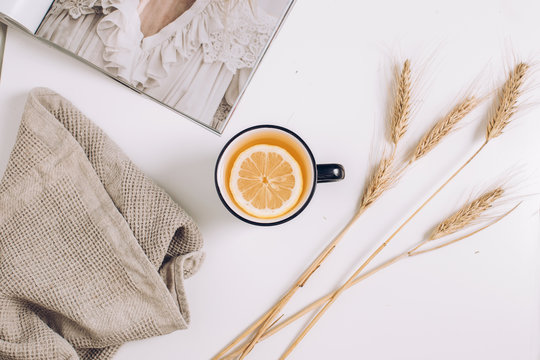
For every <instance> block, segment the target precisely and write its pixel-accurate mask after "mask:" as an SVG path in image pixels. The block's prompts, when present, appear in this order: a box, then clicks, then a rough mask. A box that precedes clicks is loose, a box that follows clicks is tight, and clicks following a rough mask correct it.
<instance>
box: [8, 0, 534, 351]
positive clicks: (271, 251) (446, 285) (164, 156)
mask: <svg viewBox="0 0 540 360" xmlns="http://www.w3.org/2000/svg"><path fill="white" fill-rule="evenodd" d="M538 14H540V4H539V3H538V2H535V1H525V0H519V1H513V0H505V1H500V2H492V1H488V0H483V1H475V2H471V1H466V0H456V1H453V2H429V1H422V0H414V1H408V2H402V1H398V0H394V1H390V0H388V1H380V2H369V3H366V2H355V1H338V2H328V1H322V0H312V1H304V0H299V1H298V3H297V5H296V6H295V8H294V9H293V11H292V13H291V15H290V17H289V19H288V21H287V22H286V24H285V26H284V28H283V29H282V31H281V32H280V34H279V36H278V37H277V39H276V41H275V42H274V43H273V45H272V46H271V48H270V51H269V52H268V54H267V56H266V57H265V59H264V61H263V62H262V65H261V67H260V69H259V70H258V72H257V74H256V76H255V77H254V79H253V82H252V83H251V85H250V87H249V89H248V91H247V93H246V94H245V96H244V98H243V100H242V101H241V103H240V105H239V107H238V109H237V111H236V113H235V115H234V117H233V118H232V120H231V123H230V124H229V126H228V127H227V129H226V131H225V133H224V134H223V136H222V137H218V136H216V135H214V134H212V133H210V132H209V131H207V130H205V129H203V128H202V127H200V126H198V125H196V124H194V123H192V122H190V121H188V120H185V119H183V118H181V117H179V116H178V115H176V114H174V113H173V112H171V111H168V110H167V109H165V108H163V107H161V106H159V105H157V104H155V103H154V102H152V101H149V100H147V99H144V98H142V97H141V96H139V95H137V94H135V93H133V92H132V91H130V90H129V89H127V88H125V87H123V86H122V85H120V84H118V83H116V82H114V81H111V80H110V79H109V78H107V77H106V76H104V75H103V74H101V73H99V72H97V71H95V70H93V69H91V68H89V67H88V66H86V65H84V64H82V63H79V62H78V61H76V60H74V59H72V58H70V57H69V56H66V55H65V54H62V53H61V52H59V51H56V50H54V49H52V48H49V47H48V46H46V45H44V44H43V43H41V42H38V41H36V40H34V39H32V38H31V37H29V36H27V35H25V34H23V33H21V32H19V31H18V30H10V31H9V33H8V38H7V47H6V52H5V59H4V65H3V69H2V77H1V83H0V172H1V171H3V170H4V169H5V166H6V162H7V159H8V156H9V151H10V149H11V147H12V146H13V143H14V141H15V136H16V131H17V128H18V124H19V119H20V115H21V112H22V108H23V105H24V102H25V97H26V94H27V92H28V91H29V90H30V89H31V88H32V87H35V86H47V87H50V88H52V89H54V90H56V91H58V92H59V93H61V94H63V95H64V96H66V97H67V98H69V99H71V100H72V101H73V102H74V103H75V105H76V106H78V107H79V108H80V109H81V110H82V111H83V112H85V113H86V114H87V115H88V116H89V117H90V118H91V119H93V120H94V121H95V122H96V123H97V124H99V125H100V126H101V127H102V128H103V129H104V130H105V131H106V132H107V133H108V134H109V135H110V136H111V138H113V139H114V140H115V141H116V142H117V143H118V144H119V145H120V147H121V148H123V149H124V150H125V152H126V153H127V154H128V155H129V156H130V157H131V158H132V159H133V161H134V162H135V163H136V164H137V165H139V166H140V167H141V168H142V169H143V170H144V171H145V172H146V173H147V174H148V175H149V176H151V177H152V178H154V179H155V180H156V181H157V183H159V184H160V185H161V186H163V187H164V188H165V189H166V190H167V191H168V192H169V193H170V194H171V195H172V196H173V198H174V199H176V200H177V201H178V202H179V203H180V204H181V205H182V206H183V207H184V208H185V209H186V210H187V211H188V212H189V213H190V214H191V215H192V216H193V217H194V218H195V219H196V220H197V222H198V223H199V225H200V228H201V230H202V232H203V235H204V237H205V240H206V245H205V250H206V253H207V260H206V263H205V265H204V266H203V268H202V269H201V271H200V272H199V273H198V274H197V275H196V276H195V277H193V278H192V279H191V280H189V282H188V284H187V291H188V296H189V299H190V306H191V311H192V325H191V328H190V329H189V330H187V331H180V332H176V333H173V334H170V335H167V336H163V337H160V338H154V339H149V340H146V341H140V342H136V343H130V344H127V345H125V346H124V347H122V348H121V350H120V351H119V353H118V355H117V356H116V359H118V360H127V359H130V360H135V359H161V360H165V359H171V360H172V359H188V360H198V359H208V358H210V357H211V356H212V355H214V354H216V353H217V352H218V351H219V350H220V349H221V348H222V347H223V346H224V345H225V344H227V343H228V342H229V341H230V340H232V339H233V338H234V337H235V336H236V335H237V334H239V333H240V332H241V331H242V330H243V329H244V328H245V327H246V326H248V325H249V324H250V323H251V322H252V321H253V320H255V319H256V318H257V317H258V316H260V315H261V314H262V313H263V312H264V311H266V310H267V309H268V308H269V307H270V306H271V305H272V304H273V303H274V302H275V301H276V300H277V299H278V298H279V297H280V295H281V294H282V293H283V292H284V291H285V290H286V289H287V288H288V287H289V286H290V285H291V284H292V282H293V281H294V280H295V279H296V278H297V276H298V275H299V274H300V273H301V271H302V270H303V269H304V268H305V267H306V266H307V264H308V263H309V262H310V261H311V260H312V259H314V258H315V256H316V255H317V254H318V253H319V251H321V250H322V249H323V248H324V246H325V244H326V243H327V242H328V241H329V240H330V239H331V238H332V236H333V235H335V234H336V233H337V232H338V231H339V229H340V228H341V227H342V226H343V225H344V224H345V223H346V222H347V220H348V219H349V218H350V216H351V215H352V212H353V210H354V208H355V206H356V203H357V199H358V197H359V195H360V193H361V191H362V186H363V184H364V182H365V179H366V171H367V169H368V168H369V164H370V163H371V162H370V160H373V158H374V156H372V153H373V152H372V149H373V148H374V145H372V143H373V142H374V143H375V144H378V143H380V139H381V138H382V133H383V131H382V128H383V119H384V115H385V110H386V101H387V87H388V79H389V77H390V75H391V64H392V61H393V60H395V59H403V58H404V57H411V59H412V61H413V66H414V67H415V68H416V69H418V68H419V67H421V68H422V67H423V69H424V71H423V75H424V76H423V82H422V85H423V90H424V91H423V97H422V100H421V101H418V103H417V105H418V106H417V109H418V111H417V112H416V114H415V116H414V122H413V124H412V125H411V132H410V134H409V136H408V138H407V140H408V144H409V145H410V144H411V143H412V142H413V141H414V140H415V139H417V138H418V136H419V135H420V134H421V132H422V131H423V130H425V129H427V128H428V127H429V125H430V124H431V123H432V121H434V119H436V118H438V117H439V116H440V115H441V114H443V113H444V112H445V111H446V110H447V109H448V108H449V107H450V106H451V105H452V104H453V102H454V100H455V98H456V95H457V94H459V92H460V91H461V90H462V89H463V88H465V87H467V86H468V84H469V83H470V82H471V80H473V79H475V78H478V74H482V76H483V78H482V79H481V81H480V82H481V84H484V85H488V88H489V89H491V88H492V85H497V84H500V83H501V79H502V77H503V76H502V75H503V71H502V69H503V68H504V65H505V64H509V63H512V59H513V57H514V56H516V57H518V58H523V59H525V60H536V62H538V56H539V54H540V51H539V50H540V22H538ZM400 55H401V56H400ZM421 64H424V65H421ZM426 64H427V65H429V66H427V67H426ZM537 75H538V74H535V75H534V77H535V78H536V79H535V80H536V84H538V83H539V82H538V76H537ZM529 95H530V96H531V101H532V102H534V101H536V102H537V103H538V95H540V90H539V89H538V87H537V88H536V89H535V90H533V91H531V92H530V93H529ZM487 106H488V102H486V104H485V106H484V107H482V108H481V109H479V110H478V111H477V112H476V113H475V114H474V116H472V117H470V119H469V123H470V124H469V125H468V126H466V127H465V128H463V129H462V130H461V131H460V132H458V133H456V134H454V135H452V136H451V137H450V138H448V139H447V141H445V142H444V144H442V146H440V147H439V148H438V149H437V150H436V151H434V152H433V153H432V154H431V155H430V156H429V157H428V158H426V159H424V160H422V161H421V163H419V164H418V165H417V166H416V167H414V168H413V169H412V171H410V172H409V173H408V174H407V175H406V177H405V178H403V180H402V181H401V183H400V184H399V186H398V187H397V188H395V189H393V190H391V191H390V192H388V193H387V194H386V196H384V198H382V199H381V200H380V201H379V202H378V203H377V204H376V205H375V206H374V207H373V208H372V209H370V211H369V212H368V213H366V214H365V216H364V217H363V218H362V219H361V221H359V223H358V224H357V225H356V226H355V228H354V229H353V230H352V231H351V232H350V234H349V236H348V237H347V238H346V239H345V240H344V241H343V242H342V244H341V245H340V246H339V247H338V249H337V250H336V251H335V252H334V254H333V255H332V256H331V257H330V258H329V259H328V261H327V262H326V263H325V265H324V266H323V268H322V269H320V270H319V271H317V273H316V274H315V275H314V277H313V278H312V279H311V280H310V281H309V282H308V284H307V286H306V287H305V288H304V289H302V290H301V291H299V293H298V295H297V296H296V297H295V298H294V300H293V301H292V302H291V304H290V306H289V307H288V308H287V313H288V314H290V313H292V312H294V311H295V310H297V309H299V308H300V307H301V306H302V305H303V304H305V303H307V302H309V301H310V300H311V299H313V298H314V297H316V296H319V295H322V294H325V293H326V292H327V291H328V290H330V289H332V288H334V287H335V286H336V285H337V284H338V283H339V282H341V281H343V280H344V279H345V278H346V277H347V276H348V274H350V273H351V270H352V269H353V265H356V264H357V263H358V262H359V261H360V260H361V259H363V258H365V257H366V256H367V254H368V253H369V252H370V251H372V250H373V249H375V247H376V246H377V244H378V243H379V242H380V241H381V240H382V238H383V236H384V235H385V234H387V233H388V232H389V231H390V230H392V229H393V228H394V227H395V225H396V224H397V223H398V221H399V220H400V219H403V218H404V216H405V215H407V214H408V213H409V212H411V211H412V210H413V209H414V206H415V205H417V204H419V203H420V201H421V200H423V199H424V198H425V197H426V196H427V195H428V194H429V192H430V191H432V190H433V189H434V188H435V187H436V186H437V185H438V184H440V183H441V182H442V181H443V180H444V178H445V177H446V176H448V174H450V172H451V171H452V170H453V169H455V168H456V167H457V166H458V165H459V164H460V163H461V162H462V161H463V160H464V159H465V158H466V157H467V156H468V155H469V154H470V153H471V151H472V150H473V147H474V146H476V145H477V144H479V142H480V141H481V136H482V131H483V130H482V129H480V127H479V124H480V123H481V122H482V121H483V119H484V118H485V113H486V107H487ZM539 118H540V109H539V108H538V107H534V108H530V109H528V110H527V112H526V113H525V114H523V116H521V117H520V119H519V122H517V123H516V125H515V126H514V127H513V128H512V129H511V131H508V133H507V134H506V135H505V136H504V137H503V138H501V139H499V140H497V141H496V142H494V143H493V144H491V145H490V146H489V148H488V149H486V151H485V152H484V153H483V154H482V155H481V156H480V157H479V158H478V159H477V161H475V162H474V163H473V164H472V166H471V167H470V168H468V169H467V170H466V171H464V172H463V173H462V174H461V175H460V176H459V177H458V178H457V179H456V180H455V181H454V182H453V183H452V185H451V186H449V187H448V188H447V189H446V190H445V191H444V192H443V193H442V194H440V196H439V197H438V198H437V199H436V200H435V201H434V202H433V203H431V204H430V205H429V207H428V208H427V209H426V211H424V212H423V213H422V214H421V215H420V216H418V218H417V219H416V220H415V221H414V222H413V223H412V224H410V226H408V227H407V228H406V229H405V230H404V231H403V232H402V234H401V235H400V236H399V237H398V238H396V239H395V242H392V243H391V245H390V246H389V247H388V248H387V249H385V250H384V252H383V253H382V254H381V256H380V258H378V260H377V261H376V263H379V262H381V261H383V260H385V259H388V258H389V257H390V256H391V255H393V254H396V253H397V252H399V251H400V250H403V249H404V248H405V247H407V246H408V245H410V244H412V243H414V242H416V241H418V240H419V239H420V237H421V236H423V235H424V234H425V233H426V231H428V230H429V229H430V228H431V227H432V226H433V225H434V224H435V223H436V222H437V221H438V220H440V219H441V218H442V217H444V216H445V215H447V214H449V213H450V212H451V211H452V210H454V209H455V208H456V206H458V205H459V204H460V203H461V202H462V201H463V200H465V199H466V198H467V197H468V195H469V194H470V193H471V191H472V192H474V191H476V192H479V191H481V190H482V189H484V185H489V184H491V183H493V182H496V180H497V179H501V178H505V176H509V175H510V174H511V170H512V169H514V170H515V169H516V167H515V164H518V165H519V166H518V169H519V170H520V173H519V175H517V176H514V177H513V178H514V179H516V180H514V183H516V184H517V186H516V190H515V191H516V193H517V194H533V193H535V194H538V193H539V192H540V172H539V164H540V163H539V160H540V142H539V141H538V137H539V134H540V121H538V119H539ZM259 123H272V124H278V125H282V126H286V127H289V128H290V129H292V130H294V131H296V132H297V133H299V134H300V135H301V136H302V137H303V138H304V139H305V140H306V142H307V143H308V144H309V145H310V147H311V148H312V150H313V152H314V154H315V156H316V158H317V160H318V161H319V162H333V161H338V162H341V163H342V164H343V165H344V166H345V167H346V170H347V178H346V180H345V181H343V182H341V183H338V184H323V185H320V186H319V187H318V189H317V192H316V194H315V197H314V199H313V201H312V203H311V205H310V206H309V207H308V209H307V210H306V211H305V212H304V213H303V214H302V215H301V216H299V217H298V218H297V219H295V220H294V221H292V222H289V223H287V224H284V225H281V226H278V227H269V228H260V227H254V226H251V225H248V224H245V223H242V222H240V221H239V220H237V219H236V218H234V217H233V216H232V215H230V214H229V213H228V212H227V211H226V210H225V208H224V207H223V206H222V205H221V203H220V201H219V199H218V197H217V195H216V192H215V190H214V184H213V179H212V176H213V170H214V163H215V160H216V157H217V154H218V152H219V150H220V149H221V147H222V146H223V145H224V143H225V142H226V141H227V139H228V138H230V137H231V136H232V135H233V134H235V133H236V132H238V131H240V130H241V129H243V128H245V127H248V126H251V125H254V124H259ZM377 129H379V130H377ZM509 169H510V170H509ZM539 218H540V216H539V200H538V196H537V195H536V196H532V197H529V198H528V199H527V201H526V202H525V203H524V204H523V205H522V206H521V207H520V208H518V210H516V211H515V212H514V213H513V214H511V215H510V216H509V217H507V218H506V219H504V220H503V221H502V222H501V223H499V224H498V225H496V226H493V227H492V228H490V229H488V230H486V231H484V232H482V233H480V234H478V235H476V236H475V237H474V238H471V239H468V240H467V241H464V242H462V243H460V244H457V245H455V246H452V247H448V248H446V249H444V250H441V251H439V252H437V253H432V254H429V255H426V256H419V257H417V258H414V259H410V260H407V261H404V262H402V263H400V264H397V265H395V266H393V267H392V268H389V269H387V270H385V271H384V272H382V273H380V274H377V275H376V276H374V277H373V278H370V279H369V280H367V281H365V282H363V283H362V284H360V285H358V286H356V287H355V288H354V289H351V290H349V291H348V292H347V293H345V294H344V295H343V296H342V298H340V299H339V300H338V302H337V303H336V304H335V306H334V307H332V309H331V310H330V311H328V313H327V314H326V316H325V317H324V318H323V319H322V320H321V321H320V322H319V324H318V325H317V326H316V328H315V329H313V331H311V332H310V333H309V335H308V336H307V337H306V339H305V340H304V341H303V342H302V343H301V345H300V346H299V347H298V348H297V349H296V350H295V351H294V353H293V354H292V356H291V359H358V358H364V359H370V360H373V359H388V360H394V359H439V360H444V359H448V360H450V359H451V360H454V359H458V358H459V359H491V360H495V359H500V360H507V359H520V360H521V359H531V360H532V359H538V358H539V356H540V271H539V270H540V269H539V267H540V261H539V260H540V243H539V238H540V236H539V235H540V222H539ZM304 324H305V321H302V322H300V323H299V324H297V325H294V326H291V327H290V328H289V329H287V330H285V331H283V332H282V333H280V334H278V335H277V336H275V337H274V338H272V339H271V340H268V341H265V342H264V343H261V344H260V345H258V346H257V347H256V348H255V350H254V352H253V353H252V355H251V357H250V358H252V359H275V358H277V357H278V356H279V354H281V352H282V351H283V350H284V349H285V348H286V346H287V345H288V344H289V342H290V341H291V340H292V339H293V337H294V336H295V335H296V334H297V333H298V330H299V328H300V325H304Z"/></svg>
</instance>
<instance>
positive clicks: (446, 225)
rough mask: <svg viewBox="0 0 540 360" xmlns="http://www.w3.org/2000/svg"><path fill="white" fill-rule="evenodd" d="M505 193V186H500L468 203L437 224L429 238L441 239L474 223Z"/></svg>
mask: <svg viewBox="0 0 540 360" xmlns="http://www.w3.org/2000/svg"><path fill="white" fill-rule="evenodd" d="M503 194H504V190H503V188H501V187H498V188H496V189H494V190H491V191H488V192H486V193H485V194H483V195H482V196H480V197H478V198H476V199H474V200H473V201H471V202H469V203H467V204H466V205H465V206H463V207H462V208H461V209H459V210H458V211H456V212H455V213H454V214H452V215H451V216H449V217H448V218H447V219H445V220H444V221H442V222H441V223H440V224H439V225H437V227H436V228H435V230H434V231H433V232H432V233H431V235H430V237H429V240H435V239H440V238H442V237H444V236H447V235H450V234H453V233H455V232H456V231H459V230H461V229H463V228H464V227H466V226H469V225H470V224H472V223H474V221H476V220H477V219H478V218H479V217H480V216H481V215H482V214H484V213H485V212H486V210H488V209H489V208H491V207H492V206H493V203H494V202H495V201H496V200H498V199H500V198H501V197H502V196H503Z"/></svg>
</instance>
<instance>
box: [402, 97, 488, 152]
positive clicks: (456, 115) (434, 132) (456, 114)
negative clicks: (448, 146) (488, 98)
mask: <svg viewBox="0 0 540 360" xmlns="http://www.w3.org/2000/svg"><path fill="white" fill-rule="evenodd" d="M479 103H480V99H478V98H477V97H475V96H469V97H467V98H465V99H464V100H463V101H461V102H460V103H458V104H457V105H456V106H454V108H453V109H452V110H451V111H450V112H449V113H448V114H447V115H446V116H445V117H443V118H442V119H441V120H439V121H438V122H437V123H436V124H435V125H434V126H433V127H432V128H431V130H429V131H428V132H427V133H426V134H425V135H424V136H423V137H422V139H420V141H419V142H418V144H417V145H416V147H415V149H414V152H413V154H412V158H411V162H413V161H416V160H418V159H420V158H421V157H424V156H425V155H426V154H427V153H428V152H430V151H431V150H432V149H433V148H434V147H435V146H437V145H438V144H439V143H440V142H441V141H442V139H443V138H444V137H445V136H446V135H448V134H450V133H451V132H452V131H453V130H455V128H456V125H457V124H458V123H459V122H460V121H461V120H462V119H463V118H464V117H465V116H467V115H468V114H469V113H470V112H471V111H472V110H473V109H474V108H476V106H478V104H479Z"/></svg>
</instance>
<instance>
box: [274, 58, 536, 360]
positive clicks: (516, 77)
mask: <svg viewBox="0 0 540 360" xmlns="http://www.w3.org/2000/svg"><path fill="white" fill-rule="evenodd" d="M528 69H529V66H528V65H526V64H524V63H519V64H518V65H516V67H515V68H514V70H513V71H512V72H511V73H510V75H509V76H508V79H507V80H506V82H505V83H504V85H503V88H502V91H501V95H500V96H499V98H498V104H499V105H498V106H497V110H496V111H495V113H494V115H493V116H492V118H491V119H490V121H489V122H488V126H487V132H486V134H487V135H486V140H485V141H484V143H483V144H482V145H481V146H480V147H479V149H478V150H476V152H475V153H474V154H473V155H472V156H471V157H470V158H469V159H468V160H467V161H465V163H464V164H463V165H462V166H461V167H459V168H458V169H457V170H456V171H455V172H454V173H453V174H452V175H451V176H450V177H449V178H448V179H447V180H446V181H445V182H444V183H443V184H442V185H441V186H440V187H439V188H438V189H437V190H435V192H434V193H433V194H432V195H431V196H430V197H429V198H428V199H427V200H425V201H424V202H423V203H422V204H421V205H420V206H419V207H418V208H417V209H416V210H415V211H414V212H413V213H412V214H411V215H410V216H409V217H408V218H407V219H406V220H405V221H404V222H403V223H402V224H401V225H400V226H399V227H398V228H397V229H396V230H395V231H394V232H393V233H392V234H391V235H390V236H389V237H388V238H387V239H386V240H385V241H383V242H382V243H381V244H380V245H379V247H378V248H377V249H376V250H375V251H374V252H373V253H371V255H370V256H369V257H368V258H367V259H366V260H365V261H364V262H363V263H362V265H360V267H358V268H357V269H356V271H355V272H354V273H353V274H352V275H351V276H350V277H349V279H347V281H346V282H345V283H344V284H343V285H342V286H341V287H340V288H339V289H338V290H336V292H335V293H334V295H333V296H332V297H331V298H330V299H329V300H328V302H327V303H326V304H325V305H324V306H323V307H322V309H321V310H320V311H319V312H318V313H317V314H316V315H315V316H314V318H313V319H312V320H311V321H310V322H309V323H308V325H307V326H306V327H305V328H304V329H303V330H302V332H300V334H299V335H298V336H297V338H296V339H295V340H294V341H293V343H292V344H291V345H290V346H289V347H288V348H287V350H285V352H284V354H283V355H282V356H281V358H280V359H281V360H283V359H285V358H287V356H289V355H290V353H291V352H292V351H293V350H294V348H295V347H296V346H297V345H298V344H299V343H300V341H302V339H303V338H304V337H305V336H306V335H307V333H308V332H309V330H311V329H312V328H313V326H315V324H316V323H317V322H318V321H319V319H320V318H321V317H322V316H323V315H324V313H325V312H326V311H327V310H328V309H329V308H330V306H332V304H333V303H334V302H335V301H336V300H337V299H338V297H339V296H340V295H341V294H342V293H343V291H345V290H346V289H347V288H348V287H349V286H350V285H351V283H352V282H353V281H354V279H355V278H356V277H357V276H358V275H359V274H360V273H361V272H362V271H363V270H364V269H365V267H366V266H367V265H368V264H369V263H370V262H371V261H372V260H373V259H374V258H375V257H376V256H377V255H378V254H379V253H380V252H381V251H382V250H383V249H384V248H385V247H386V246H387V245H388V243H389V242H390V241H391V240H392V239H393V238H394V237H395V236H396V235H397V234H398V233H399V232H400V231H401V230H402V229H403V228H404V227H405V226H406V225H407V224H408V223H409V222H410V221H411V220H412V219H413V218H414V217H415V216H416V215H417V214H418V213H419V212H420V211H421V210H422V209H423V208H424V207H425V206H426V205H427V204H428V203H429V202H430V201H431V200H432V199H433V198H434V197H435V196H437V195H438V194H439V192H441V190H442V189H444V188H445V187H446V185H448V184H449V183H450V182H451V181H452V180H453V179H454V178H455V177H456V176H457V175H458V174H459V173H460V172H461V171H462V170H463V169H464V168H465V167H467V166H468V165H469V164H470V163H471V161H473V160H474V158H476V156H477V155H478V154H479V153H480V152H481V151H482V150H483V149H484V148H485V146H486V145H487V144H488V143H489V141H490V140H492V139H494V138H496V137H497V136H499V135H501V134H502V132H503V130H504V128H505V127H506V126H507V125H508V123H509V122H510V121H511V118H512V115H514V114H515V112H516V104H517V101H518V96H519V95H520V94H521V93H522V86H523V84H524V79H525V75H526V72H527V70H528Z"/></svg>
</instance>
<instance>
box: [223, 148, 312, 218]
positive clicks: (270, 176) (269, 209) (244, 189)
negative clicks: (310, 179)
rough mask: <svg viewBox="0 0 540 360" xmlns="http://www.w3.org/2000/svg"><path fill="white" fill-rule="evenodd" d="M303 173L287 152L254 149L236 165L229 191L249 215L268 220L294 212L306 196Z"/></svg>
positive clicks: (281, 149) (276, 149)
mask: <svg viewBox="0 0 540 360" xmlns="http://www.w3.org/2000/svg"><path fill="white" fill-rule="evenodd" d="M302 186H303V185H302V171H301V170H300V165H298V162H296V160H295V159H294V158H293V157H292V156H291V154H289V153H288V152H287V151H286V150H285V149H283V148H281V147H279V146H274V145H266V144H260V145H254V146H252V147H250V148H248V149H246V150H244V151H243V152H241V153H240V155H238V157H237V158H236V160H235V161H234V164H233V167H232V170H231V177H230V180H229V188H230V189H231V193H232V196H233V198H234V200H235V201H236V203H237V204H238V206H240V208H241V209H242V210H244V211H245V212H247V213H248V214H250V215H252V216H255V217H258V218H263V219H268V218H274V217H278V216H281V215H283V214H285V213H287V212H288V211H289V210H291V209H292V208H293V207H294V206H295V205H296V203H297V202H298V199H299V198H300V195H301V194H302Z"/></svg>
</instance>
